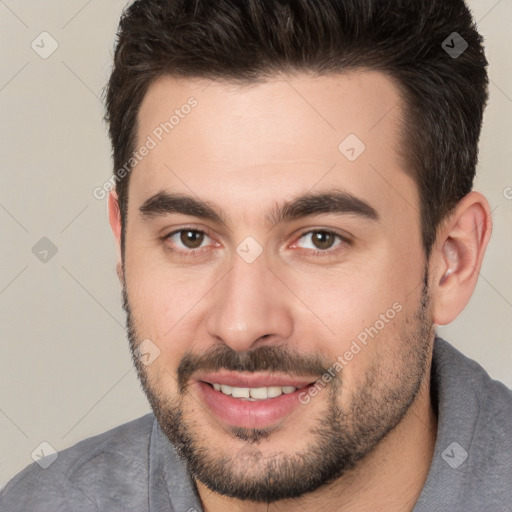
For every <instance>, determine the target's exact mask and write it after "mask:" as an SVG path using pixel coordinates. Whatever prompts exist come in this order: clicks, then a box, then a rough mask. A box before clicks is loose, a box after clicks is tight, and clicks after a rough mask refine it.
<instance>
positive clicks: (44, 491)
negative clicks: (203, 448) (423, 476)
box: [0, 338, 512, 512]
mask: <svg viewBox="0 0 512 512" xmlns="http://www.w3.org/2000/svg"><path fill="white" fill-rule="evenodd" d="M431 384H432V399H433V403H434V406H435V408H436V410H437V413H438V432H437V440H436V445H435V450H434V456H433V459H432V463H431V467H430V471H429V474H428V477H427V481H426V483H425V486H424V488H423V490H422V492H421V495H420V497H419V499H418V502H417V503H416V506H415V507H414V512H437V511H439V512H448V511H449V512H459V511H460V512H482V511H485V512H512V391H511V390H509V389H507V388H506V387H505V386H504V385H503V384H501V383H500V382H497V381H494V380H491V378H490V377H489V376H488V375H487V373H486V372H485V371H484V370H483V369H482V367H481V366H480V365H478V364H477V363H475V362H474V361H471V360H470V359H468V358H466V357H465V356H463V355H462V354H461V353H460V352H458V351H457V350H456V349H455V348H453V347H452V346H451V345H449V344H448V343H447V342H446V341H444V340H442V339H441V338H437V339H436V342H435V345H434V358H433V366H432V381H431ZM0 511H1V512H22V511H23V512H49V511H52V512H64V511H66V512H70V511H73V512H74V511H81V512H98V511H102V512H103V511H106V512H114V511H116V512H117V511H119V512H130V511H134V512H203V509H202V507H201V501H200V499H199V497H198V494H197V489H196V487H195V484H194V481H193V479H192V478H191V477H190V475H189V473H188V472H187V469H186V466H185V464H184V462H183V461H182V460H181V459H180V457H179V456H178V455H177V454H176V452H175V450H174V448H173V446H172V445H171V444H170V443H169V441H168V440H167V438H166V437H165V435H164V434H163V433H162V431H161V429H160V427H159V426H158V424H157V422H156V420H155V418H154V416H153V415H152V414H148V415H146V416H143V417H142V418H139V419H137V420H134V421H131V422H130V423H126V424H124V425H121V426H119V427H117V428H115V429H113V430H110V431H108V432H105V433H104V434H101V435H98V436H95V437H91V438H89V439H85V440H84V441H81V442H80V443H78V444H76V445H75V446H73V447H71V448H68V449H66V450H63V451H61V452H59V454H58V457H57V459H56V460H55V461H54V462H53V463H52V464H51V465H50V466H49V467H48V468H47V469H43V468H42V467H40V466H39V465H38V464H37V463H33V464H32V465H30V466H28V467H27V468H25V469H24V470H23V471H22V472H21V473H19V474H18V475H16V476H15V477H14V478H13V479H12V480H11V481H10V482H9V483H8V484H7V485H6V486H5V488H4V489H3V490H2V492H1V493H0Z"/></svg>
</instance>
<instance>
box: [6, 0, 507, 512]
mask: <svg viewBox="0 0 512 512" xmlns="http://www.w3.org/2000/svg"><path fill="white" fill-rule="evenodd" d="M486 64H487V63H486V59H485V56H484V52H483V49H482V40H481V37H480V36H479V34H478V33H477V32H476V29H475V27H474V24H473V21H472V19H471V15H470V13H469V11H468V9H467V7H466V6H465V5H464V3H463V1H462V0H449V1H447V0H439V1H438V0H428V1H427V0H418V1H417V2H405V1H401V0H389V1H386V2H383V1H381V0H295V1H291V0H274V1H267V0H246V1H244V2H241V1H239V0H218V1H216V2H212V1H208V0H194V1H192V0H175V1H173V0H138V1H136V2H134V3H133V4H132V5H131V7H130V8H129V9H127V11H126V12H125V14H124V15H123V17H122V19H121V23H120V32H119V40H118V44H117V48H116V53H115V63H114V69H113V72H112V75H111V78H110V82H109V85H108V90H107V97H106V99H107V101H106V103H107V120H108V122H109V127H110V136H111V140H112V144H113V154H114V165H115V169H116V172H115V173H114V177H113V180H112V182H111V185H112V187H113V186H114V185H115V188H112V187H111V188H112V190H110V194H109V199H108V200H109V216H110V223H111V226H112V229H113V232H114V235H115V239H116V243H117V246H118V249H119V261H118V275H119V278H120V281H121V283H122V286H123V298H124V308H125V310H126V313H127V325H128V335H129V340H130V346H131V350H132V354H133V360H134V363H135V366H136V368H137V371H138V374H139V377H140V380H141V383H142V385H143V388H144V391H145V393H146V395H147V397H148V399H149V402H150V403H151V406H152V408H153V411H154V416H153V415H147V416H145V417H143V418H141V419H138V420H135V421H133V422H131V423H128V424H126V425H122V426H120V427H118V428H116V429H114V430H112V431H109V432H106V433H104V434H102V435H100V436H96V437H93V438H90V439H87V440H85V441H82V442H81V443H79V444H77V445H76V446H74V447H72V448H70V449H68V450H64V451H63V452H61V453H60V454H59V457H58V459H57V460H56V461H55V462H54V463H53V464H52V465H51V467H49V468H48V469H46V470H43V469H41V468H40V467H39V466H36V465H33V466H31V467H29V468H27V469H25V470H24V471H23V472H22V473H20V474H19V475H18V476H17V477H15V478H14V479H13V480H12V481H11V482H10V483H9V484H8V485H7V486H6V488H5V489H4V491H3V495H2V498H1V499H2V501H0V504H1V509H2V511H6V512H7V511H13V510H23V511H29V510H30V511H32V510H52V511H60V510H81V511H89V510H91V511H93V510H102V511H103V510H108V511H114V510H119V511H128V510H134V511H152V512H154V511H176V512H185V511H189V512H190V511H194V510H195V511H200V510H204V511H208V512H216V511H220V510H230V511H257V512H259V511H267V510H269V511H283V512H284V511H296V510H305V511H317V510H322V511H353V510H358V511H361V510H365V511H366V510H372V511H374V510H379V511H415V512H423V511H441V510H442V511H448V510H449V511H454V510H460V511H462V510H463V511H465V512H468V511H481V510H489V511H492V512H499V511H510V510H512V439H511V435H512V423H511V419H512V392H511V391H510V390H508V389H507V388H506V387H505V386H504V385H503V384H500V383H498V382H496V381H493V380H491V379H490V378H489V376H488V375H487V374H486V373H485V371H484V370H483V369H482V368H481V367H480V366H479V365H478V364H477V363H475V362H473V361H470V360H469V359H467V358H466V357H464V356H463V355H462V354H461V353H459V352H458V351H456V350H455V349H454V348H453V347H451V345H449V344H448V343H447V342H446V341H444V340H442V339H440V338H439V337H437V336H436V330H435V326H436V325H444V324H447V323H449V322H451V321H452V320H453V319H454V318H456V317H457V315H458V314H459V313H460V312H461V311H462V310H463V308H464V307H465V305H466V304H467V302H468V301H469V299H470V297H471V295H472V293H473V290H474V288H475V285H476V282H477V278H478V272H479V269H480V268H481V264H482V259H483V257H484V252H485V249H486V246H487V243H488V241H489V238H490V235H491V212H490V208H489V204H488V202H487V201H486V199H485V198H484V197H483V196H482V195H481V194H480V193H478V192H475V191H472V182H473V177H474V173H475V166H476V161H477V144H478V139H479V134H480V127H481V122H482V114H483V109H484V105H485V103H486V100H487V83H488V81H487V73H486Z"/></svg>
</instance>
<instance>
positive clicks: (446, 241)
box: [430, 191, 492, 325]
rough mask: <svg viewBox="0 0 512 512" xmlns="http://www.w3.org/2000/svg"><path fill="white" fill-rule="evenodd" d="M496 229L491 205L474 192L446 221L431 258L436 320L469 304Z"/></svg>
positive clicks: (454, 314) (451, 317) (448, 317)
mask: <svg viewBox="0 0 512 512" xmlns="http://www.w3.org/2000/svg"><path fill="white" fill-rule="evenodd" d="M491 232H492V217H491V209H490V207H489V203H488V202H487V199H485V197H484V196H483V195H482V194H480V193H479V192H474V191H473V192H470V193H469V194H468V195H467V196H465V197H464V198H463V199H462V200H461V201H460V202H459V204H458V205H457V207H456V209H455V210H454V212H453V213H452V214H451V215H450V216H449V218H448V219H447V220H446V221H445V222H444V223H443V224H442V227H441V228H440V230H439V232H438V235H437V238H436V243H435V244H434V247H433V252H432V255H431V258H430V272H431V282H430V286H431V293H432V306H433V310H432V314H433V322H434V324H437V325H446V324H448V323H450V322H452V321H453V320H454V319H455V318H456V317H457V316H458V315H459V313H460V312H461V311H462V310H463V309H464V308H465V307H466V305H467V303H468V302H469V299H470V298H471V295H472V294H473V291H474V289H475V286H476V283H477V281H478V276H479V272H480V268H481V266H482V261H483V258H484V254H485V250H486V248H487V244H488V242H489V239H490V237H491Z"/></svg>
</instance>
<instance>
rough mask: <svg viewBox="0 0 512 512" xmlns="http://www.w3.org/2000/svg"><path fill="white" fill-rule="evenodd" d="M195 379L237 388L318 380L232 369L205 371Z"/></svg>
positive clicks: (297, 386) (286, 384) (296, 384)
mask: <svg viewBox="0 0 512 512" xmlns="http://www.w3.org/2000/svg"><path fill="white" fill-rule="evenodd" d="M195 380H197V381H202V382H207V383H209V384H224V385H226V386H232V387H235V388H267V387H271V386H293V387H295V388H302V387H304V386H307V385H309V384H311V383H313V382H315V381H316V380H317V378H315V377H310V378H308V377H293V376H286V375H280V374H274V373H239V372H230V371H221V372H212V373H204V374H200V375H196V376H195Z"/></svg>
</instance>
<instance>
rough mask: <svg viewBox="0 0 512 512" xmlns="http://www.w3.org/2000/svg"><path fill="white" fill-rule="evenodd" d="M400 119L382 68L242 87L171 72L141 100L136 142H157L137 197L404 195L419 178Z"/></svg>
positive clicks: (136, 182)
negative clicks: (408, 170) (402, 151)
mask: <svg viewBox="0 0 512 512" xmlns="http://www.w3.org/2000/svg"><path fill="white" fill-rule="evenodd" d="M401 118H402V107H401V99H400V95H399V91H398V89H397V88H396V86H395V85H394V83H393V82H392V80H391V79H389V78H388V77H387V76H386V75H384V74H382V73H380V72H376V71H369V70H361V71H351V72H347V73H344V74H336V75H325V76H320V77H318V76H316V77H315V76H311V75H307V74H297V75H293V76H292V75H288V76H286V75H282V76H276V77H274V78H269V79H266V80H265V81H264V82H261V83H251V84H243V85H240V84H235V83H227V82H220V81H207V80H199V79H183V78H181V79H178V78H174V77H162V78H160V79H158V80H157V81H155V82H154V83H153V84H152V85H151V86H150V88H149V89H148V92H147V93H146V96H145V97H144V100H143V102H142V104H141V108H140V112H139V123H138V131H137V148H141V147H142V146H144V145H147V146H148V147H149V146H151V149H150V150H149V151H147V152H145V153H147V154H146V156H144V158H142V159H141V161H140V163H138V164H137V166H136V168H135V169H134V171H133V172H132V176H131V183H130V197H131V198H133V199H134V201H133V202H134V203H135V204H141V203H142V202H143V201H144V200H145V199H147V197H149V196H150V195H153V194H156V193H158V192H160V191H161V190H168V191H173V190H177V191H179V192H183V193H188V194H193V195H196V196H201V197H203V198H205V199H208V200H212V201H213V202H224V203H226V201H227V200H228V201H229V200H230V199H231V200H232V199H234V198H240V202H239V206H240V208H243V207H244V205H245V207H247V206H248V204H249V203H248V201H254V202H255V203H256V202H259V203H260V204H261V202H262V201H265V200H270V199H275V200H278V199H279V198H282V197H286V198H289V197H291V196H293V195H294V194H295V193H299V192H301V193H304V192H306V191H308V190H311V189H312V188H314V187H315V186H321V187H322V188H323V189H325V188H329V187H336V188H338V189H339V188H342V189H347V190H349V191H350V192H352V193H354V194H356V195H359V196H363V197H364V196H367V197H368V194H369V195H370V196H371V195H373V196H374V199H375V201H376V202H377V203H382V202H383V201H384V200H386V199H387V200H389V201H392V200H395V201H396V199H397V198H396V197H394V196H396V195H397V190H396V188H397V187H398V189H400V188H401V187H411V185H413V184H412V183H411V181H410V178H409V177H408V176H406V174H405V173H404V172H401V169H403V163H402V161H401V158H400V156H399V154H398V151H397V150H398V149H399V147H400V127H401ZM354 157H356V158H354ZM379 175H380V178H378V176H379ZM389 179H391V181H393V184H392V186H388V187H387V188H386V189H384V187H383V183H384V182H385V181H386V180H387V181H389ZM379 180H380V182H379ZM372 187H373V189H375V190H373V193H372V192H371V190H370V189H372ZM378 188H380V190H378ZM393 189H395V190H393ZM404 193H406V192H404ZM407 193H410V191H409V192H407ZM227 194H228V196H227ZM235 203H236V202H235ZM235 203H233V206H235ZM244 214H245V212H244Z"/></svg>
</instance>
